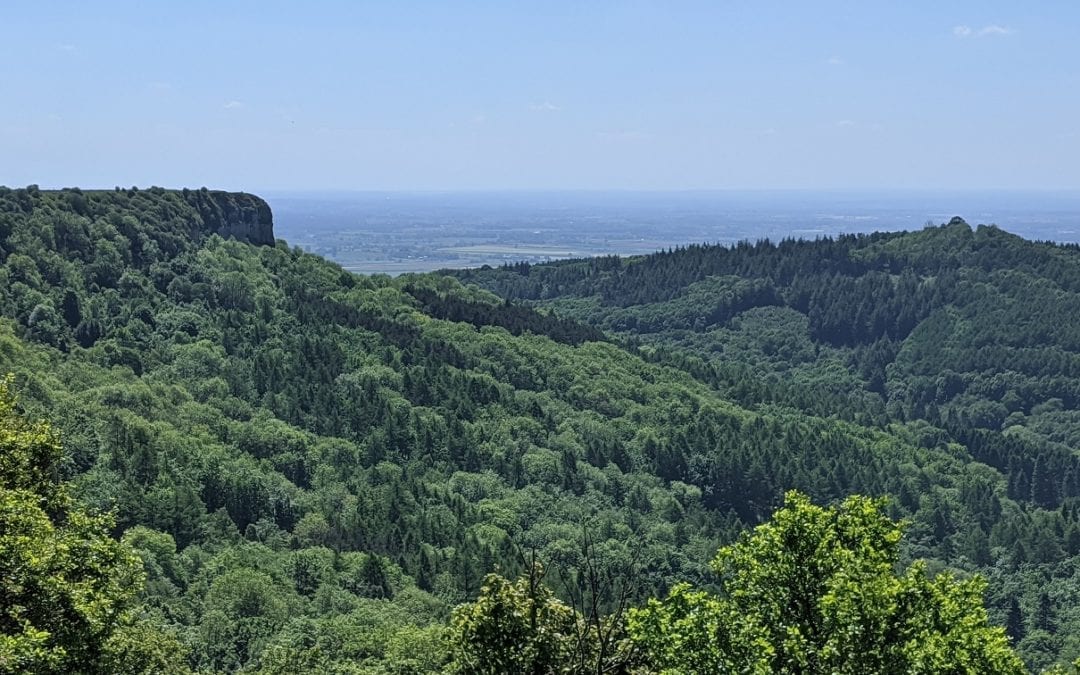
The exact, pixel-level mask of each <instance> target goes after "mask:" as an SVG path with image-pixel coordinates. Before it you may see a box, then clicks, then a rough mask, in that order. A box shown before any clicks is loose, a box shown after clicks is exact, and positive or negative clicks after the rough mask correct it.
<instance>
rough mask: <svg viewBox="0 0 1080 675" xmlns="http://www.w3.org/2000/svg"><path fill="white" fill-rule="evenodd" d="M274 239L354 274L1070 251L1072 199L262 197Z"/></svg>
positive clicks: (940, 194) (984, 194)
mask: <svg viewBox="0 0 1080 675" xmlns="http://www.w3.org/2000/svg"><path fill="white" fill-rule="evenodd" d="M262 196H264V197H266V198H267V199H268V201H269V202H270V205H271V207H272V208H273V210H274V220H275V231H276V233H277V236H278V237H279V238H283V239H285V240H287V241H288V242H289V243H291V244H293V245H296V246H300V247H302V248H304V249H306V250H308V251H311V252H313V253H317V254H319V255H322V256H325V257H327V258H329V259H331V260H334V261H336V262H338V263H340V264H342V265H343V266H344V267H346V268H347V269H349V270H352V271H355V272H361V273H365V274H376V273H385V274H391V275H396V274H402V273H407V272H427V271H432V270H437V269H443V268H462V267H479V266H482V265H492V266H497V265H502V264H506V263H512V262H518V261H522V260H524V261H528V262H531V263H537V262H544V261H548V260H557V259H562V258H576V257H585V256H597V255H612V254H615V255H634V254H641V253H649V252H652V251H655V250H659V249H664V248H669V247H675V246H680V245H685V244H690V243H703V242H708V243H735V242H738V241H741V240H749V241H756V240H758V239H764V238H769V239H772V240H780V239H784V238H804V239H813V238H816V237H822V236H835V235H839V234H851V233H860V232H863V233H865V232H874V231H895V230H914V229H920V228H922V227H923V226H925V225H926V224H927V223H928V222H933V223H935V224H938V223H942V222H947V221H948V220H949V219H950V218H952V217H953V216H961V217H962V218H964V219H965V220H966V221H968V222H969V223H971V224H972V225H976V224H996V225H998V226H999V227H1001V228H1003V229H1005V230H1008V231H1010V232H1013V233H1015V234H1018V235H1021V236H1023V237H1025V238H1027V239H1034V240H1050V241H1057V242H1080V192H1050V191H1046V192H1031V191H1027V192H1020V191H963V192H955V191H920V192H916V191H887V192H839V191H838V192H819V191H815V192H808V191H795V190H792V191H688V192H327V193H315V192H271V193H264V194H263V195H262Z"/></svg>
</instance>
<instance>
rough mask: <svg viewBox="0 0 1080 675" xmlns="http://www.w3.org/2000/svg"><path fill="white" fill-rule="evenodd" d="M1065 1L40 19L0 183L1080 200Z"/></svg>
mask: <svg viewBox="0 0 1080 675" xmlns="http://www.w3.org/2000/svg"><path fill="white" fill-rule="evenodd" d="M1078 34H1080V3H1076V2H1039V3H1020V2H992V1H978V2H974V1H972V2H942V1H938V2H917V1H912V2H905V3H899V2H890V3H885V2H873V1H870V0H864V1H862V2H827V1H826V2H767V1H758V2H719V1H717V2H700V3H697V2H678V1H677V0H671V1H668V2H633V1H625V2H603V1H579V2H556V1H549V2H535V3H533V2H448V1H447V2H430V3H424V2H384V3H364V2H317V1H315V2H305V3H301V2H294V3H286V2H267V1H261V2H227V1H222V2H200V1H195V0H187V1H185V2H175V3H173V2H168V3H167V2H139V3H136V2H108V1H103V2H92V3H91V2H49V1H48V0H41V1H39V2H34V3H30V2H22V3H12V4H10V5H9V6H6V7H5V8H4V11H3V19H2V21H0V60H2V62H3V64H4V72H5V76H4V85H3V91H4V94H3V96H2V97H0V184H7V185H25V184H28V183H38V184H40V185H42V186H52V187H55V186H63V185H82V186H106V187H111V186H113V185H132V184H136V185H141V186H146V185H151V184H157V185H165V186H185V185H186V186H193V187H197V186H201V185H206V186H210V187H221V188H227V189H247V190H268V189H271V190H272V189H355V190H368V189H371V190H384V189H404V190H412V189H417V190H424V189H450V190H456V189H464V190H475V189H647V190H652V189H657V190H666V189H747V188H750V189H754V188H762V189H775V188H797V189H882V188H915V189H922V188H949V189H952V188H960V189H968V188H974V189H983V188H1013V189H1032V188H1052V189H1080V40H1077V39H1076V36H1077V35H1078Z"/></svg>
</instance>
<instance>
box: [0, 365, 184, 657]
mask: <svg viewBox="0 0 1080 675" xmlns="http://www.w3.org/2000/svg"><path fill="white" fill-rule="evenodd" d="M10 389H11V378H10V376H9V377H8V378H6V379H4V380H0V673H98V672H102V673H105V672H109V673H135V672H147V673H149V672H182V671H183V670H184V666H183V660H182V657H181V654H180V649H179V645H178V644H177V643H176V641H175V639H172V638H170V637H169V636H167V635H165V634H163V633H162V632H161V631H160V630H158V629H157V628H156V627H152V626H149V625H144V624H130V623H128V624H126V625H122V624H123V623H124V622H123V619H124V618H125V617H124V609H125V607H126V605H127V603H128V602H129V601H130V600H131V599H132V598H133V597H134V595H135V594H136V593H137V592H138V589H139V587H140V582H141V579H140V575H139V571H140V570H139V566H138V558H136V557H135V556H134V555H133V554H132V553H131V551H130V549H128V548H127V547H126V546H124V545H123V544H121V543H120V542H118V541H116V540H114V539H112V538H111V537H110V536H109V534H108V530H109V526H110V524H111V523H110V521H109V519H108V518H107V517H105V516H100V515H92V514H89V513H87V512H85V511H83V510H82V509H80V508H78V507H77V506H76V505H75V504H74V503H73V501H72V499H71V498H70V497H69V496H68V493H67V490H66V489H65V487H64V485H63V484H62V483H60V482H58V480H57V473H58V472H57V464H58V462H59V461H60V457H61V448H60V442H59V438H58V436H57V434H56V432H55V431H54V430H53V429H52V428H51V427H50V426H49V424H48V423H46V422H41V421H35V420H30V419H27V418H26V417H25V416H24V415H22V414H20V412H19V411H18V409H17V407H16V402H15V399H14V396H13V395H12V393H11V391H10ZM118 629H119V630H118ZM136 635H138V638H137V639H136V638H135V636H136Z"/></svg>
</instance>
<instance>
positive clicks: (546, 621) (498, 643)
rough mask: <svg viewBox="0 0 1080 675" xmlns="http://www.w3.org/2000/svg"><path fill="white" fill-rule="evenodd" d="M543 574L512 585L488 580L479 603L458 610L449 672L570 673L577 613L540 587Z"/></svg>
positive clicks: (452, 624) (453, 619)
mask: <svg viewBox="0 0 1080 675" xmlns="http://www.w3.org/2000/svg"><path fill="white" fill-rule="evenodd" d="M542 576H543V573H542V571H540V570H537V571H535V572H534V573H533V574H531V575H529V576H527V577H522V578H520V579H518V580H517V581H516V582H510V581H507V580H506V579H504V578H503V577H501V576H499V575H497V574H490V575H488V576H487V577H486V578H485V579H484V585H483V586H482V587H481V589H480V595H479V596H478V597H477V599H476V601H475V602H472V603H469V604H467V605H462V606H460V607H458V608H456V609H455V610H454V613H453V616H452V617H451V619H450V636H449V639H450V644H451V645H452V647H453V650H454V661H453V664H452V666H451V672H455V673H463V674H464V673H476V674H478V675H480V674H484V673H487V674H490V675H498V674H499V673H523V674H526V673H527V674H530V675H542V674H547V673H563V672H572V671H570V670H569V664H571V663H572V662H573V655H574V652H575V649H576V641H577V638H578V623H579V622H580V621H581V618H580V617H579V616H578V615H577V613H576V612H575V611H574V610H573V609H572V608H570V607H569V606H567V605H566V604H564V603H562V602H560V601H559V600H558V599H556V598H555V597H554V596H553V594H552V592H551V591H550V590H549V589H548V588H547V587H546V586H544V585H543V584H542V583H541V581H540V580H541V578H542Z"/></svg>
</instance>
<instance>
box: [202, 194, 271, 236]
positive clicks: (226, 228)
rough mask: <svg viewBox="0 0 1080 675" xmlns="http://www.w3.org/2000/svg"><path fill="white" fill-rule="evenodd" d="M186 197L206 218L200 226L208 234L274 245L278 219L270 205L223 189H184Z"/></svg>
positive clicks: (256, 198) (258, 198)
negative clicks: (272, 212)
mask: <svg viewBox="0 0 1080 675" xmlns="http://www.w3.org/2000/svg"><path fill="white" fill-rule="evenodd" d="M182 194H183V196H184V200H185V201H187V202H188V204H190V205H191V206H193V207H194V208H195V209H196V211H198V213H199V217H200V218H201V219H202V223H201V227H200V228H199V229H200V230H201V231H202V232H203V233H205V234H211V233H217V234H219V235H221V236H222V237H226V238H228V237H233V238H235V239H237V240H239V241H246V242H248V243H251V244H260V245H268V246H272V245H273V244H274V218H273V214H271V212H270V205H269V204H267V203H266V202H265V201H264V200H263V199H262V198H260V197H257V196H255V195H253V194H248V193H246V192H224V191H221V190H207V189H205V188H204V189H202V190H184V191H183V192H182Z"/></svg>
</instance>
